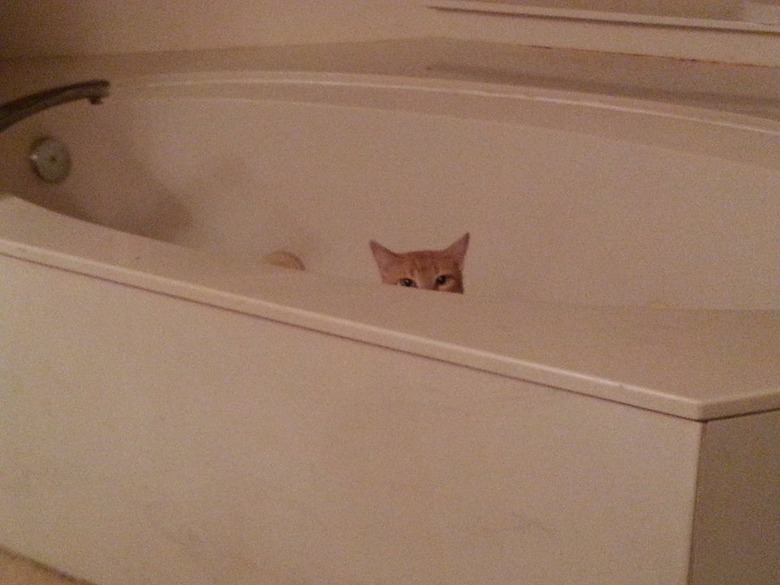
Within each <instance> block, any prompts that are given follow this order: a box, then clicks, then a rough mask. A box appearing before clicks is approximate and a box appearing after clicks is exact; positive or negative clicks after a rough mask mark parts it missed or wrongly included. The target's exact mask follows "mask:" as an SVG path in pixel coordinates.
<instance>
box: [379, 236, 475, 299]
mask: <svg viewBox="0 0 780 585" xmlns="http://www.w3.org/2000/svg"><path fill="white" fill-rule="evenodd" d="M370 245H371V252H372V253H373V254H374V259H375V260H376V264H377V266H378V267H379V275H380V277H381V278H382V282H384V283H385V284H397V285H400V286H408V287H414V288H421V289H425V290H438V291H444V292H456V293H462V292H463V263H464V261H465V259H466V250H467V249H468V245H469V234H465V235H464V236H463V237H461V238H460V239H459V240H458V241H456V242H455V243H454V244H452V245H451V246H449V247H448V248H444V249H443V250H419V251H416V252H404V253H398V252H392V251H390V250H388V249H387V248H385V247H384V246H383V245H382V244H380V243H378V242H375V241H374V240H371V242H370Z"/></svg>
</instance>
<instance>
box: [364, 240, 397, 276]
mask: <svg viewBox="0 0 780 585" xmlns="http://www.w3.org/2000/svg"><path fill="white" fill-rule="evenodd" d="M369 245H370V246H371V253H372V254H373V255H374V260H376V264H377V266H379V271H380V272H382V273H384V272H386V271H387V269H388V268H389V267H390V266H392V265H393V264H395V263H396V262H398V254H396V253H395V252H392V251H390V250H388V249H387V248H385V247H384V246H383V245H382V244H380V243H379V242H376V241H374V240H371V241H370V242H369Z"/></svg>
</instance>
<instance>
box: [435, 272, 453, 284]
mask: <svg viewBox="0 0 780 585" xmlns="http://www.w3.org/2000/svg"><path fill="white" fill-rule="evenodd" d="M450 278H452V277H451V276H450V275H449V274H441V275H439V276H437V277H436V286H442V285H444V284H447V283H448V282H449V280H450Z"/></svg>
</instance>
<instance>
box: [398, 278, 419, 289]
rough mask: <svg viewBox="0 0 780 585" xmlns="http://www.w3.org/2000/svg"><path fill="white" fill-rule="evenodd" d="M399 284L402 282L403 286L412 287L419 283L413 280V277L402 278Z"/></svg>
mask: <svg viewBox="0 0 780 585" xmlns="http://www.w3.org/2000/svg"><path fill="white" fill-rule="evenodd" d="M398 284H400V285H401V286H411V287H416V286H417V283H416V282H415V281H413V280H412V279H411V278H402V279H401V280H399V281H398Z"/></svg>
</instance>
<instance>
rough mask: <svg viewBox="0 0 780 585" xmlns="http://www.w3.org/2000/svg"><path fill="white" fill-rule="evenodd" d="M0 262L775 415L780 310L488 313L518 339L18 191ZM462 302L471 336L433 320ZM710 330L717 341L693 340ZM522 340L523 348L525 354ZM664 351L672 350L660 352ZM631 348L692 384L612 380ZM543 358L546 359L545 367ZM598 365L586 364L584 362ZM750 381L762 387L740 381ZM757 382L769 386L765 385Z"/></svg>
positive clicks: (425, 296)
mask: <svg viewBox="0 0 780 585" xmlns="http://www.w3.org/2000/svg"><path fill="white" fill-rule="evenodd" d="M0 255H3V256H6V257H9V258H13V259H17V260H21V261H26V262H31V263H35V264H39V265H44V266H47V267H51V268H54V269H59V270H65V271H68V272H73V273H77V274H80V275H83V276H86V277H90V278H97V279H101V280H105V281H109V282H113V283H117V284H120V285H124V286H131V287H134V288H138V289H142V290H147V291H151V292H154V293H157V294H164V295H167V296H172V297H176V298H180V299H183V300H185V301H190V302H195V303H199V304H205V305H209V306H213V307H217V308H220V309H225V310H229V311H234V312H239V313H243V314H247V315H252V316H255V317H258V318H261V319H270V320H273V321H277V322H281V323H286V324H289V325H293V326H297V327H302V328H304V329H308V330H313V331H318V332H321V333H325V334H328V335H336V336H339V337H347V338H350V339H355V340H357V341H360V342H363V343H369V344H372V345H377V346H381V347H385V348H389V349H392V350H396V351H401V352H405V353H410V354H414V355H418V356H423V357H427V358H431V359H436V360H440V361H444V362H448V363H454V364H458V365H461V366H465V367H469V368H473V369H477V370H481V371H486V372H489V373H493V374H496V375H499V376H504V377H509V378H514V379H518V380H523V381H527V382H531V383H534V384H537V385H542V386H546V387H552V388H556V389H558V390H563V391H569V392H575V393H578V394H583V395H587V396H592V397H594V398H599V399H605V400H610V401H613V402H618V403H622V404H626V405H629V406H634V407H638V408H642V409H646V410H651V411H655V412H658V413H661V414H666V415H672V416H675V417H680V418H685V419H689V420H695V421H706V420H712V419H718V418H725V417H732V416H739V415H745V414H754V413H758V412H765V411H771V410H776V409H780V384H778V383H777V381H778V380H780V364H776V363H774V362H773V361H771V355H772V347H773V345H772V343H773V342H776V340H777V339H780V310H775V311H771V310H770V311H766V310H758V311H750V310H661V309H653V308H646V307H592V306H577V305H560V304H552V303H539V302H520V303H518V306H517V307H516V309H518V310H516V311H513V315H512V316H509V318H508V317H507V316H506V315H501V316H500V317H498V318H496V317H495V316H494V317H493V318H492V325H494V326H503V327H505V328H512V329H511V333H512V335H510V337H508V338H505V339H503V340H502V339H498V340H496V339H493V338H494V336H493V335H492V334H490V333H487V332H486V331H484V330H483V331H480V330H479V328H478V327H475V325H476V324H482V323H485V322H487V323H491V318H490V317H489V315H490V313H491V311H489V309H490V308H485V307H482V308H480V305H479V304H478V303H475V302H473V301H472V300H470V299H469V298H468V297H467V296H464V297H460V296H459V295H432V294H431V293H425V292H420V291H414V292H412V293H411V294H417V295H420V296H418V297H417V299H416V302H415V303H414V304H413V305H410V304H409V303H408V297H406V296H405V295H406V294H409V293H410V291H406V290H399V289H397V288H396V287H387V286H382V285H378V284H377V285H374V284H369V283H360V282H349V283H343V282H341V283H340V284H336V283H335V282H334V281H338V279H334V278H332V277H328V276H327V275H319V274H313V273H299V272H297V271H290V270H286V269H283V268H276V267H257V266H256V265H252V264H249V263H236V262H234V261H231V262H224V261H223V260H222V259H220V258H216V257H214V256H213V255H211V254H209V253H206V252H203V251H200V250H192V249H188V248H184V247H182V246H178V245H176V244H170V243H167V242H161V241H157V240H152V239H149V238H144V237H142V236H136V235H133V234H128V233H124V232H120V231H117V230H114V229H111V228H107V227H103V226H99V225H95V224H90V223H88V222H85V221H82V220H79V219H75V218H72V217H67V216H64V215H61V214H58V213H55V212H53V211H49V210H45V209H43V208H41V207H39V206H37V205H34V204H32V203H29V202H27V201H24V200H23V199H20V198H18V197H15V196H13V195H12V194H0ZM253 269H254V270H253ZM258 274H259V275H262V278H257V277H256V275H258ZM323 279H324V280H325V281H326V282H328V285H329V287H332V288H328V289H327V292H326V293H323V292H322V291H323V290H324V289H323V288H322V287H321V286H312V285H313V284H315V285H317V284H320V285H321V284H322V282H323ZM355 288H357V289H359V290H360V293H361V294H360V300H359V301H358V302H355V299H356V296H355V295H349V294H345V292H347V291H354V289H355ZM313 290H316V291H317V292H315V293H312V291H313ZM442 296H443V297H444V298H441V297H442ZM464 304H465V305H466V306H467V307H468V312H467V313H465V315H466V316H468V317H469V318H470V319H473V321H472V322H471V326H470V327H471V328H469V325H468V323H466V324H464V323H463V322H462V320H459V323H458V327H459V328H458V327H455V328H453V327H454V326H450V327H449V329H448V327H447V326H446V325H444V326H442V325H441V319H436V318H435V316H436V314H437V312H438V315H439V316H445V315H447V314H448V312H451V311H452V310H460V309H458V306H461V307H462V306H463V305H464ZM410 306H411V308H410ZM401 307H405V308H406V310H407V311H408V314H407V315H406V318H405V319H403V320H402V321H401V322H395V321H393V320H392V319H391V318H388V316H387V315H389V314H392V313H393V312H394V311H395V310H397V309H399V308H401ZM492 312H493V313H494V312H495V311H492ZM523 313H525V316H523ZM431 314H433V316H434V317H430V315H431ZM426 315H428V316H429V317H428V318H426ZM486 317H487V320H485V318H486ZM480 319H482V321H481V320H480ZM513 320H514V322H512V321H513ZM546 320H547V321H546ZM569 323H574V324H575V326H576V327H578V328H579V330H578V331H577V333H579V334H581V335H586V334H588V333H589V332H591V333H593V335H594V336H595V337H593V338H592V339H595V340H596V342H595V344H594V345H592V346H591V345H590V344H589V347H588V348H587V351H586V352H585V355H580V354H582V351H583V350H581V349H580V350H579V353H578V348H577V347H576V343H574V345H572V343H573V341H572V340H571V339H569V340H568V341H567V340H566V339H567V338H570V337H571V335H572V330H571V327H569ZM523 327H525V328H526V329H527V330H526V329H523ZM648 327H649V329H648ZM655 328H657V329H658V331H659V332H660V333H658V332H654V331H653V329H655ZM591 330H592V331H591ZM464 331H466V334H465V335H464ZM453 332H454V333H453ZM703 332H705V333H707V334H708V335H709V336H710V337H709V340H710V341H714V342H715V345H717V346H718V347H714V348H709V347H701V343H700V342H698V344H697V339H698V336H699V335H701V334H702V333H703ZM451 333H452V334H453V337H452V338H450V336H449V335H450V334H451ZM656 333H657V334H656ZM514 335H516V337H517V339H518V340H521V341H522V342H521V343H518V344H517V345H516V346H515V344H514V342H513V340H514ZM654 335H655V336H656V337H654ZM740 336H742V337H743V338H744V337H745V336H749V337H748V338H747V343H748V345H750V346H751V347H752V346H756V347H759V346H762V344H763V346H764V348H765V350H766V351H767V352H768V354H767V355H768V359H767V357H766V356H765V358H764V360H763V361H762V360H760V359H758V360H757V359H756V358H755V357H753V356H751V355H742V356H735V355H732V354H734V353H739V352H734V351H733V347H732V344H731V343H730V340H732V339H739V338H740ZM505 337H506V336H505ZM638 337H642V339H639V340H638ZM743 341H744V339H743ZM669 343H672V344H673V345H674V347H671V348H669V347H663V346H664V344H669ZM767 343H769V346H768V349H767V347H766V345H765V344H767ZM529 344H536V345H537V347H536V348H534V351H535V352H536V356H531V357H529V356H527V355H524V352H526V351H528V349H529V348H530V347H531V345H529ZM627 346H628V347H632V348H634V349H637V348H645V349H646V350H647V352H648V353H649V354H652V353H653V352H658V351H663V353H664V354H665V355H668V356H676V359H678V360H679V361H680V363H683V364H685V363H688V360H694V358H695V359H696V360H699V361H700V362H701V363H698V362H694V361H691V362H690V367H691V368H692V369H691V370H690V371H689V372H685V373H680V375H681V377H682V378H683V379H682V380H680V381H678V382H675V383H674V384H672V385H669V384H668V383H669V380H666V382H667V383H665V382H664V373H663V372H660V371H658V372H655V373H653V372H647V371H645V370H646V369H647V368H648V366H649V365H651V364H652V361H653V360H652V359H651V361H650V363H648V361H647V359H648V358H647V356H642V355H631V356H630V357H631V359H629V360H626V362H627V363H624V361H623V360H622V361H621V363H620V364H612V365H611V367H613V368H616V369H613V370H612V371H611V372H610V371H609V367H607V368H606V370H607V371H606V373H605V372H604V371H603V369H604V367H605V363H606V362H604V357H603V356H615V355H621V352H625V348H626V347H627ZM776 350H777V347H776V346H775V351H776ZM545 352H549V355H550V357H549V358H548V359H538V358H539V356H543V355H545ZM532 353H533V352H532ZM651 357H652V356H651ZM653 359H655V358H653ZM735 359H736V360H737V361H736V362H735V361H734V360H735ZM589 360H590V362H591V364H590V366H586V367H584V368H578V367H577V365H576V364H577V362H579V363H580V364H582V363H586V364H587V363H588V361H589ZM632 360H633V361H632ZM723 360H725V362H726V363H727V364H730V365H731V366H733V367H734V368H736V370H737V371H736V372H730V374H731V376H732V377H733V378H732V379H730V380H718V384H717V385H716V386H717V387H716V386H713V384H712V379H711V378H708V376H707V375H703V372H704V373H705V374H706V368H707V367H710V368H716V369H722V367H723V366H722V363H721V362H722V361H723ZM607 365H608V364H607ZM600 368H601V369H602V371H599V369H600ZM696 368H699V369H698V370H696ZM583 369H584V370H585V371H578V370H583ZM587 370H590V371H587ZM654 375H655V376H656V382H653V381H652V378H653V376H654ZM751 375H753V376H754V380H753V382H751V381H750V380H749V379H748V380H741V376H746V377H747V378H750V376H751ZM648 376H649V378H648ZM755 376H758V378H755ZM648 379H649V380H650V383H648ZM762 379H763V380H769V381H770V383H769V384H768V385H767V384H764V385H762V384H760V383H757V380H762ZM739 382H741V383H742V385H738V383H739Z"/></svg>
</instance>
